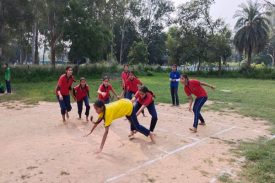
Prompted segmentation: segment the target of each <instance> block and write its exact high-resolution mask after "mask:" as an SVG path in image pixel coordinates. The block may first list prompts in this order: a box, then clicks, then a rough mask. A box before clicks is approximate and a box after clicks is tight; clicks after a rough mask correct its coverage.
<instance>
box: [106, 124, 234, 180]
mask: <svg viewBox="0 0 275 183" xmlns="http://www.w3.org/2000/svg"><path fill="white" fill-rule="evenodd" d="M234 128H236V126H232V127H231V128H227V129H224V130H221V131H220V132H217V133H215V134H213V135H210V136H209V137H205V138H203V139H201V140H198V141H195V142H193V143H191V144H187V145H184V146H182V147H179V148H176V149H174V150H172V151H169V152H167V154H165V155H161V156H159V157H157V158H155V159H152V160H149V161H146V162H144V163H143V164H141V165H138V166H136V167H134V168H131V169H129V170H128V171H126V172H125V173H121V174H119V175H116V176H113V177H111V178H108V179H107V180H106V181H105V182H106V183H107V182H113V181H116V180H118V179H120V178H122V177H125V176H127V175H129V174H130V173H132V172H134V171H136V170H139V169H141V168H143V167H147V166H149V165H151V164H153V163H155V162H157V161H160V160H162V159H165V158H167V157H169V156H171V155H174V154H176V153H178V152H181V151H184V150H186V149H188V148H191V147H193V146H196V145H197V144H199V143H201V142H204V141H206V140H207V139H209V138H210V137H212V136H216V135H220V134H223V133H226V132H228V131H231V130H233V129H234Z"/></svg>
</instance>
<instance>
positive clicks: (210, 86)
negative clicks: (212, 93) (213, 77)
mask: <svg viewBox="0 0 275 183" xmlns="http://www.w3.org/2000/svg"><path fill="white" fill-rule="evenodd" d="M200 83H201V85H202V86H207V87H209V88H211V89H213V90H214V89H215V88H216V87H215V86H212V85H210V84H208V83H205V82H200Z"/></svg>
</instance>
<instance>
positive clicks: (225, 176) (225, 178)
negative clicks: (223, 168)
mask: <svg viewBox="0 0 275 183" xmlns="http://www.w3.org/2000/svg"><path fill="white" fill-rule="evenodd" d="M218 179H219V181H221V182H224V183H233V180H232V179H231V175H229V174H228V173H224V174H222V175H220V176H219V177H218Z"/></svg>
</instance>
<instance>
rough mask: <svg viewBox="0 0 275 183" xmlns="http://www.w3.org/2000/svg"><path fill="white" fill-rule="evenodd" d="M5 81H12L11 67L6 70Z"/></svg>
mask: <svg viewBox="0 0 275 183" xmlns="http://www.w3.org/2000/svg"><path fill="white" fill-rule="evenodd" d="M5 80H7V81H10V80H11V69H10V68H9V67H7V68H6V70H5Z"/></svg>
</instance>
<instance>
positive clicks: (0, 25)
mask: <svg viewBox="0 0 275 183" xmlns="http://www.w3.org/2000/svg"><path fill="white" fill-rule="evenodd" d="M0 10H1V11H0V12H1V13H0V60H1V59H2V57H3V47H2V46H3V42H2V40H1V39H2V38H3V36H4V4H3V1H0Z"/></svg>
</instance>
